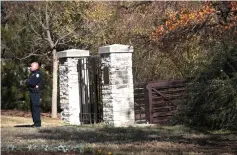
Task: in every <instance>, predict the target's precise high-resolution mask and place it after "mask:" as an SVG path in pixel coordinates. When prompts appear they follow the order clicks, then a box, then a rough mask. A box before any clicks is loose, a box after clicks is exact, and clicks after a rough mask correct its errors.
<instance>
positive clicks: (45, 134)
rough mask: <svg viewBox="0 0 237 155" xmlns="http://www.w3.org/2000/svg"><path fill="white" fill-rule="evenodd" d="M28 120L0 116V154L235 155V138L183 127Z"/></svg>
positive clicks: (229, 135) (225, 132) (26, 118)
mask: <svg viewBox="0 0 237 155" xmlns="http://www.w3.org/2000/svg"><path fill="white" fill-rule="evenodd" d="M27 123H28V124H30V123H31V118H30V117H14V116H4V115H2V116H1V142H2V143H1V149H2V154H34V155H35V154H88V155H89V154H107V155H108V154H113V155H114V154H124V155H125V154H129V155H130V154H131V155H139V154H144V155H159V154H161V155H162V154H165V155H166V154H190V155H192V154H205V155H206V154H211V155H216V154H225V155H227V154H237V134H236V133H234V132H228V131H215V132H211V133H210V132H207V133H201V132H198V131H195V130H191V129H189V128H187V127H184V126H170V127H168V126H147V127H141V126H138V127H128V128H113V127H106V126H104V125H102V124H98V125H83V126H68V125H65V124H62V123H61V121H60V120H55V119H50V118H48V117H45V118H43V127H42V128H40V129H38V128H30V127H14V126H15V125H16V124H18V125H20V124H27Z"/></svg>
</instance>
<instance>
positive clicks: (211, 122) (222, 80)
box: [178, 47, 237, 129]
mask: <svg viewBox="0 0 237 155" xmlns="http://www.w3.org/2000/svg"><path fill="white" fill-rule="evenodd" d="M226 49H227V48H226ZM178 116H179V119H181V120H182V121H184V123H186V124H188V125H191V126H194V127H198V128H200V127H204V128H209V129H223V128H225V129H236V128H237V48H236V47H233V48H231V49H230V50H228V51H224V52H217V53H216V55H215V56H214V57H213V59H212V60H211V61H210V64H209V65H208V66H207V67H206V68H205V69H204V70H203V71H202V72H201V73H199V74H198V76H197V77H196V78H195V80H193V81H192V82H191V84H190V85H189V87H188V100H187V102H186V103H185V104H184V106H183V107H182V108H181V110H180V113H179V115H178Z"/></svg>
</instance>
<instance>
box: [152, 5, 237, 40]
mask: <svg viewBox="0 0 237 155" xmlns="http://www.w3.org/2000/svg"><path fill="white" fill-rule="evenodd" d="M230 4H231V7H232V12H234V11H233V10H235V11H236V10H237V2H230ZM236 19H237V17H236V15H235V16H233V20H232V21H234V22H229V23H227V24H225V25H220V26H217V27H219V28H222V29H223V30H227V29H230V28H232V27H233V26H236ZM206 21H207V22H206ZM203 23H206V24H207V25H218V24H219V21H218V17H217V14H216V10H215V9H214V8H213V7H212V5H211V3H205V4H204V5H203V6H202V7H201V8H200V9H192V8H182V9H180V10H179V11H176V12H174V11H173V12H171V11H169V12H167V16H166V21H165V23H164V24H161V25H159V26H158V27H157V28H156V30H155V32H153V33H152V37H151V38H152V39H153V40H157V39H158V40H159V39H160V38H162V37H164V36H165V35H166V34H168V33H170V32H173V31H175V30H179V29H183V30H185V29H188V28H190V29H191V28H192V27H195V26H196V25H202V24H203Z"/></svg>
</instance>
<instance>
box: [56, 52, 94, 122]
mask: <svg viewBox="0 0 237 155" xmlns="http://www.w3.org/2000/svg"><path fill="white" fill-rule="evenodd" d="M88 56H89V51H87V50H77V49H70V50H65V51H62V52H58V58H59V89H60V91H59V92H60V107H61V109H62V112H61V119H62V120H63V121H64V122H67V123H69V124H71V125H80V124H81V122H80V117H79V116H80V115H79V114H80V110H81V109H80V104H81V103H80V101H81V99H80V98H81V96H80V92H79V90H80V89H79V88H80V83H79V74H78V69H77V63H78V60H79V59H82V58H83V57H88Z"/></svg>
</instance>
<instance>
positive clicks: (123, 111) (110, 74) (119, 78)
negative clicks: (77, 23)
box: [99, 44, 135, 127]
mask: <svg viewBox="0 0 237 155" xmlns="http://www.w3.org/2000/svg"><path fill="white" fill-rule="evenodd" d="M132 52H133V47H132V46H128V45H119V44H114V45H109V46H103V47H100V48H99V53H100V55H101V62H102V70H103V77H102V100H103V119H104V122H105V123H106V124H109V125H113V126H115V127H120V126H129V125H133V124H134V120H135V117H134V93H133V74H132Z"/></svg>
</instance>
